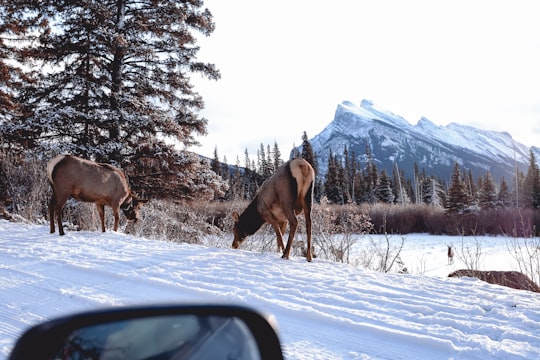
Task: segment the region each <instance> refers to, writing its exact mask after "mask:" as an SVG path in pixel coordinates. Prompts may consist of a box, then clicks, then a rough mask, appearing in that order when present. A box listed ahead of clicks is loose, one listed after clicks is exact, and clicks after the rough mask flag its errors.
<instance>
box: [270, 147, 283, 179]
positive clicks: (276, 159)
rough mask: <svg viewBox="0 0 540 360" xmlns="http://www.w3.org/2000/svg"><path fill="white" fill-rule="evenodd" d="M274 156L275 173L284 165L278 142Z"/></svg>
mask: <svg viewBox="0 0 540 360" xmlns="http://www.w3.org/2000/svg"><path fill="white" fill-rule="evenodd" d="M272 155H273V164H274V172H275V171H276V170H277V169H278V168H279V167H280V166H281V165H283V159H281V151H279V147H278V144H277V142H274V151H273V154H272Z"/></svg>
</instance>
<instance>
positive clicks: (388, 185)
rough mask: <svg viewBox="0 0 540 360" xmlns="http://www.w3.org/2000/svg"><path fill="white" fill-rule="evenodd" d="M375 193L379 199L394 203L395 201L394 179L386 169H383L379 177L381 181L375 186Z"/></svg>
mask: <svg viewBox="0 0 540 360" xmlns="http://www.w3.org/2000/svg"><path fill="white" fill-rule="evenodd" d="M375 195H376V196H377V200H379V201H380V202H383V203H387V204H392V203H393V202H394V194H393V192H392V181H391V180H390V177H389V176H388V174H387V173H386V170H384V169H382V170H381V174H380V177H379V183H378V184H377V187H376V188H375Z"/></svg>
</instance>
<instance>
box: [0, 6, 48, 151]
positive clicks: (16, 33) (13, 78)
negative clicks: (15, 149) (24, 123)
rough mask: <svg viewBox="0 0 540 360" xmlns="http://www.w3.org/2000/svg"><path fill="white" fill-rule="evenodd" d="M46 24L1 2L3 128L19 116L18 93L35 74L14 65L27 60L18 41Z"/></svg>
mask: <svg viewBox="0 0 540 360" xmlns="http://www.w3.org/2000/svg"><path fill="white" fill-rule="evenodd" d="M12 18H18V19H19V21H16V22H12V21H10V19H12ZM37 20H38V19H37ZM44 25H45V24H43V23H42V22H39V21H38V22H36V23H33V22H32V21H28V20H27V19H26V18H25V17H24V14H21V13H20V11H18V10H17V7H16V4H14V3H13V1H6V0H2V1H0V35H1V36H0V125H1V124H2V123H3V122H10V121H12V119H13V117H14V116H17V115H18V114H19V111H20V106H19V103H18V101H17V99H16V95H15V94H16V92H17V90H18V89H19V88H21V87H22V84H24V83H29V82H31V81H32V77H31V74H25V73H24V72H23V71H22V70H21V68H20V67H18V66H16V65H14V63H13V60H21V57H24V54H23V53H22V52H21V51H20V47H19V45H18V43H19V41H18V39H20V38H21V36H22V35H24V34H26V33H27V32H28V31H29V30H30V29H39V28H41V27H43V26H44ZM28 40H30V38H28ZM2 133H3V132H2V131H0V139H1V138H2V137H3V136H2ZM21 133H22V132H20V133H19V134H21ZM8 141H9V139H7V138H6V139H2V144H7V142H8Z"/></svg>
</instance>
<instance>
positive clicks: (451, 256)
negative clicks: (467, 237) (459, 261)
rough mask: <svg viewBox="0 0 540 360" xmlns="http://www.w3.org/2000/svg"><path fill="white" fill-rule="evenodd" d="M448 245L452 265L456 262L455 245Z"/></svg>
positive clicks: (449, 261)
mask: <svg viewBox="0 0 540 360" xmlns="http://www.w3.org/2000/svg"><path fill="white" fill-rule="evenodd" d="M447 246H448V265H452V264H453V263H454V246H453V245H447Z"/></svg>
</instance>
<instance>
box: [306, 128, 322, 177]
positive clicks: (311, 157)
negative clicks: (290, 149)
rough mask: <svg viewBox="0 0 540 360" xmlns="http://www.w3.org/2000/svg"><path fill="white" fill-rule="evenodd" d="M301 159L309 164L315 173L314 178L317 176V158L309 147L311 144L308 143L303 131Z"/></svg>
mask: <svg viewBox="0 0 540 360" xmlns="http://www.w3.org/2000/svg"><path fill="white" fill-rule="evenodd" d="M302 158H303V159H305V160H306V161H307V162H308V163H310V164H311V166H312V167H313V170H314V171H315V176H317V174H318V171H319V166H318V164H317V158H316V157H315V154H314V153H313V147H312V146H311V143H310V142H309V139H308V136H307V134H306V132H305V131H304V133H303V134H302Z"/></svg>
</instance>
